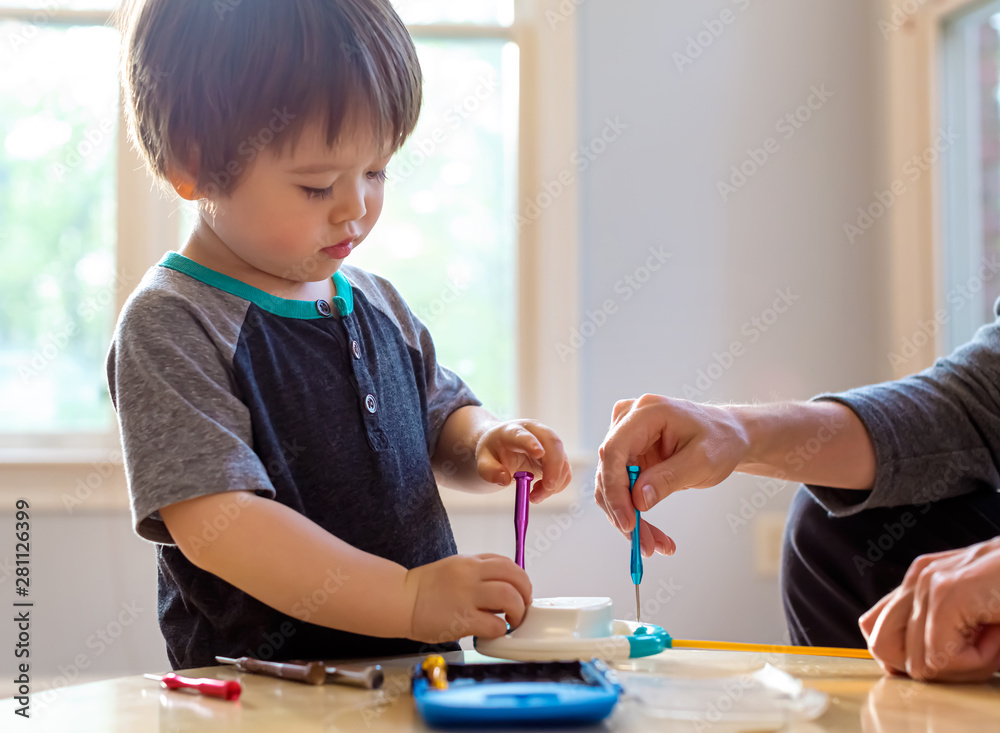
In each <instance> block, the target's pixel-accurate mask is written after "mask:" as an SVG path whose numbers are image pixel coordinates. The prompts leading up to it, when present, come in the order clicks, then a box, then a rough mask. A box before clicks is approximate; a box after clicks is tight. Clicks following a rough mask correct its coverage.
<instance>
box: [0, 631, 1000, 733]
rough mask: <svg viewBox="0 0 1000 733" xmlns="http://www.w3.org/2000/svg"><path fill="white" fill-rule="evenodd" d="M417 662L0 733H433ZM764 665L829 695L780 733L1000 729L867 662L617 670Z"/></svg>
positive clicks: (943, 691) (997, 714) (689, 657)
mask: <svg viewBox="0 0 1000 733" xmlns="http://www.w3.org/2000/svg"><path fill="white" fill-rule="evenodd" d="M446 656H447V657H448V658H449V661H453V662H458V661H463V659H464V661H470V662H476V661H494V660H487V658H485V657H482V656H481V655H479V654H477V653H475V652H455V653H453V654H449V655H446ZM417 659H418V658H416V657H409V658H397V659H392V660H378V661H379V662H380V663H381V664H382V665H383V668H384V670H385V673H386V681H385V685H384V686H383V689H382V690H379V691H368V690H359V689H355V688H351V687H346V686H342V685H324V686H321V687H311V686H308V685H304V684H300V683H296V682H288V681H284V680H279V679H274V678H271V677H265V676H261V675H252V674H242V673H239V672H237V671H236V670H235V669H233V668H232V667H206V668H202V669H193V670H185V671H183V672H180V674H183V675H185V676H191V677H214V678H218V679H239V680H241V682H242V684H243V694H242V697H241V699H240V701H239V702H235V703H234V702H226V701H223V700H217V699H213V698H207V697H203V696H199V695H194V694H190V693H187V692H176V691H168V690H164V689H163V688H162V687H161V686H160V684H159V683H157V682H156V681H154V680H148V679H145V678H144V677H141V676H135V677H123V678H120V679H115V680H106V681H104V682H94V683H91V684H86V685H79V686H76V687H67V688H63V689H61V690H60V691H59V692H58V695H57V696H56V697H55V699H54V700H52V701H51V702H49V703H48V704H44V703H43V702H42V701H41V700H39V701H38V702H35V701H34V700H33V701H32V721H31V724H29V725H24V726H23V727H19V726H18V725H14V726H13V727H8V723H6V722H5V723H4V724H3V725H2V726H0V727H2V728H3V730H22V729H23V730H31V731H36V730H46V731H48V730H52V731H73V732H74V733H85V732H88V731H93V732H94V733H115V732H117V731H121V732H122V733H126V732H127V733H153V732H155V731H160V732H161V733H182V732H183V733H199V732H201V731H212V732H213V733H218V732H220V731H246V732H247V733H257V732H260V731H281V732H282V733H334V732H335V731H372V732H373V733H379V732H383V733H397V732H398V731H411V730H418V731H423V730H427V729H426V727H425V726H424V724H423V722H422V721H421V720H420V718H419V716H417V714H416V711H415V710H414V707H413V699H412V697H411V696H410V692H409V670H410V668H411V667H412V665H413V663H414V662H415V661H416V660H417ZM764 662H769V663H770V664H773V665H774V666H776V667H778V668H779V669H783V670H785V671H787V672H789V673H790V674H792V675H795V676H796V677H799V678H801V679H802V680H803V681H804V682H805V684H806V685H807V686H809V687H812V688H815V689H817V690H821V691H823V692H826V693H828V694H829V696H830V706H829V708H828V710H827V711H826V713H824V714H823V716H822V717H820V718H818V719H817V720H814V721H811V722H796V723H792V724H791V725H790V726H789V727H786V728H782V730H788V731H794V732H798V733H820V732H821V731H827V732H829V733H834V732H837V733H839V732H841V731H843V732H846V731H864V732H865V733H896V732H903V731H906V732H907V733H910V732H911V731H947V733H960V732H962V731H970V732H973V731H975V733H981V732H983V731H991V730H1000V677H998V678H995V680H994V681H993V682H992V683H991V684H985V685H937V684H923V683H919V682H913V681H911V680H908V679H903V678H890V677H885V676H883V675H882V673H881V671H880V670H879V669H878V667H877V666H876V664H875V663H874V662H871V661H866V660H855V659H834V658H827V657H792V656H787V655H766V656H764V655H760V654H751V653H747V652H722V651H701V650H694V649H673V650H667V651H665V652H663V653H662V654H659V655H657V656H655V657H648V658H646V659H638V660H634V661H633V662H630V663H626V664H625V665H621V666H620V667H619V668H620V669H630V668H631V669H637V670H640V671H656V672H659V673H663V674H666V675H669V676H672V677H678V678H693V677H725V676H729V675H740V674H742V673H745V672H748V671H753V670H755V669H758V668H760V667H761V666H762V665H763V663H764ZM151 671H152V672H159V673H163V672H165V671H169V670H159V671H157V670H151ZM3 707H4V710H5V712H4V715H5V716H12V707H13V704H12V701H10V700H7V701H4V705H3ZM16 722H17V723H20V722H21V721H16ZM767 729H768V728H760V727H751V728H739V727H733V726H728V725H724V724H715V725H712V724H708V723H705V722H702V723H701V724H700V725H699V724H694V723H691V722H689V721H669V720H663V719H658V718H650V717H648V716H647V715H645V714H644V713H643V712H642V707H641V705H639V704H637V703H634V702H631V701H627V700H623V701H622V702H621V703H619V705H618V706H617V708H616V709H615V712H614V713H613V714H612V716H611V717H610V718H608V719H607V720H606V721H604V723H603V724H601V725H598V726H594V727H592V728H591V730H599V731H601V730H606V731H615V732H617V731H622V732H625V731H645V730H658V731H659V730H663V731H695V730H697V731H706V730H708V731H712V732H713V733H729V732H730V731H736V730H754V731H760V730H767Z"/></svg>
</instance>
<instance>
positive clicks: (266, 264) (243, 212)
mask: <svg viewBox="0 0 1000 733" xmlns="http://www.w3.org/2000/svg"><path fill="white" fill-rule="evenodd" d="M365 129H370V128H366V126H361V125H347V124H345V127H344V128H343V129H342V132H341V135H340V139H339V140H338V141H337V143H336V144H335V145H334V147H332V148H330V147H328V146H327V145H326V141H325V136H324V134H323V133H321V131H320V129H319V127H318V126H317V125H307V126H306V128H305V129H304V130H303V133H302V136H301V137H300V138H299V141H298V144H297V145H296V146H295V149H294V151H293V150H291V149H289V150H286V151H285V154H284V155H283V156H280V157H279V155H278V153H279V150H278V147H279V146H278V145H277V144H273V145H272V146H270V147H265V148H264V149H263V150H262V151H260V153H259V154H258V155H257V156H256V158H255V159H254V160H253V161H252V165H250V166H249V168H248V169H247V172H246V173H245V174H244V176H243V179H242V180H241V181H240V184H239V185H238V186H237V187H236V189H235V191H233V192H232V194H231V195H230V196H229V197H213V198H212V199H211V201H212V205H213V208H214V217H213V216H211V215H209V216H208V217H207V220H208V223H209V224H210V228H211V230H212V232H214V234H215V235H216V237H218V239H219V240H220V242H221V243H222V244H223V245H225V247H226V248H227V249H228V250H229V251H230V252H231V253H232V254H234V255H236V257H238V258H239V259H240V260H242V261H243V262H245V263H246V264H247V265H249V266H250V267H252V268H254V269H256V270H258V271H260V272H261V274H263V275H271V276H273V277H276V278H280V279H282V280H286V281H288V280H290V281H295V282H316V281H319V280H325V279H328V278H330V277H331V276H332V275H333V273H334V272H336V271H337V269H338V268H339V267H340V265H341V264H342V263H343V261H344V259H345V258H346V257H347V256H348V255H349V254H350V253H351V250H352V249H353V248H355V247H357V246H358V245H359V244H360V243H361V242H362V241H364V239H365V237H367V236H368V233H369V232H370V231H371V230H372V227H374V226H375V222H376V221H377V220H378V217H379V214H381V213H382V201H383V196H384V193H385V190H384V183H385V167H386V165H388V163H389V158H390V157H391V154H386V153H384V152H382V151H380V150H379V148H378V146H377V145H376V144H375V141H374V140H373V139H372V136H371V135H370V134H368V135H366V134H364V133H363V132H362V131H363V130H365ZM248 162H249V161H248Z"/></svg>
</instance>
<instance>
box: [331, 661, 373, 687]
mask: <svg viewBox="0 0 1000 733" xmlns="http://www.w3.org/2000/svg"><path fill="white" fill-rule="evenodd" d="M326 681H327V682H334V683H336V684H338V685H350V686H351V687H363V688H364V689H366V690H378V689H379V688H381V687H382V683H383V682H385V675H384V674H383V673H382V666H381V665H379V664H372V665H368V666H366V667H357V668H353V667H344V666H340V667H326Z"/></svg>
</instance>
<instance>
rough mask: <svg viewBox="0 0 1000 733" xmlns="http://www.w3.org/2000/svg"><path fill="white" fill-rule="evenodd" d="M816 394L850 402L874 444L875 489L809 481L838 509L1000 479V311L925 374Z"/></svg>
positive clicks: (841, 512) (938, 495)
mask: <svg viewBox="0 0 1000 733" xmlns="http://www.w3.org/2000/svg"><path fill="white" fill-rule="evenodd" d="M814 399H817V400H832V401H836V402H840V403H842V404H844V405H847V406H848V407H850V408H851V409H852V410H853V411H854V412H855V413H856V414H857V415H858V417H859V418H860V419H861V421H862V423H864V425H865V428H866V429H867V430H868V434H869V436H870V437H871V439H872V443H873V445H874V447H875V458H876V464H877V467H876V475H875V484H874V486H873V487H872V489H871V490H870V491H856V490H849V489H833V488H829V487H821V486H809V487H808V488H809V489H810V490H811V491H812V492H813V494H814V495H815V496H816V498H817V499H818V500H819V501H820V503H821V504H823V506H824V507H825V508H826V509H827V510H828V511H830V512H831V513H833V514H834V515H836V516H848V515H851V514H856V513H857V512H860V511H863V510H864V509H869V508H874V507H892V506H903V505H907V504H923V503H926V502H931V501H939V500H941V499H946V498H949V497H954V496H961V495H963V494H968V493H971V492H973V491H976V490H980V489H984V488H986V489H991V490H994V491H995V490H996V489H997V488H998V487H1000V471H998V465H1000V319H998V320H997V321H994V322H993V323H991V324H988V325H986V326H983V327H982V328H980V329H979V330H978V331H977V332H976V335H975V337H974V338H973V339H972V340H971V341H970V342H969V343H967V344H965V345H964V346H961V347H960V348H958V349H956V350H955V351H954V352H953V353H952V354H951V355H949V356H947V357H944V358H941V359H938V360H937V361H936V362H935V363H934V365H933V366H932V367H930V368H929V369H926V370H924V371H922V372H920V373H919V374H914V375H911V376H909V377H905V378H903V379H900V380H896V381H893V382H885V383H883V384H875V385H870V386H866V387H859V388H858V389H853V390H849V391H847V392H843V393H840V394H824V395H819V396H818V397H816V398H814Z"/></svg>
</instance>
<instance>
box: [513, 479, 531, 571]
mask: <svg viewBox="0 0 1000 733" xmlns="http://www.w3.org/2000/svg"><path fill="white" fill-rule="evenodd" d="M534 478H535V474H533V473H530V472H529V471H517V472H516V473H515V474H514V481H516V482H517V494H516V496H515V498H514V539H515V542H516V544H515V547H514V562H516V563H517V565H518V567H520V568H521V570H524V538H525V537H526V536H527V534H528V497H529V496H530V495H531V482H532V481H533V480H534Z"/></svg>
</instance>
